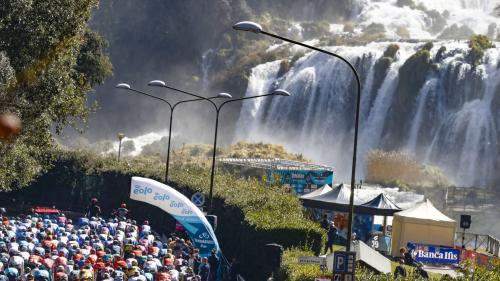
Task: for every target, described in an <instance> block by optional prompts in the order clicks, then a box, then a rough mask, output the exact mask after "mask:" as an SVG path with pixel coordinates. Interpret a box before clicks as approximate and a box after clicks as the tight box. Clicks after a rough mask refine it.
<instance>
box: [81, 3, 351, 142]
mask: <svg viewBox="0 0 500 281" xmlns="http://www.w3.org/2000/svg"><path fill="white" fill-rule="evenodd" d="M352 5H353V4H352V3H351V0H334V1H306V0H301V1H293V3H290V1H285V0H279V1H271V0H269V1H268V0H266V1H260V0H259V1H254V0H214V1H196V0H172V1H162V0H151V1H132V0H128V1H123V0H120V1H118V0H102V1H101V3H100V7H99V9H96V10H95V11H94V15H93V20H92V25H93V28H94V29H96V30H98V31H99V32H100V33H101V34H103V35H104V36H105V37H106V38H107V39H108V41H109V42H110V46H109V49H108V51H109V54H110V56H111V59H112V62H113V65H114V70H115V71H114V77H113V78H111V79H109V80H108V81H107V83H106V84H105V85H104V86H103V87H100V88H98V89H96V91H97V95H96V100H97V101H98V102H99V104H100V108H101V110H100V111H98V112H97V113H96V114H95V115H94V117H93V119H92V120H91V123H90V130H89V132H88V134H87V136H89V137H90V138H91V139H100V138H113V137H114V135H115V134H116V132H117V130H122V131H124V132H125V133H126V134H127V135H131V136H134V135H139V134H142V133H146V132H150V131H160V130H162V129H164V127H165V121H164V120H165V118H168V113H167V112H166V111H167V110H166V109H165V108H161V107H160V106H157V105H155V104H154V102H151V101H149V100H147V99H143V98H141V97H134V96H130V95H127V94H124V93H122V92H120V91H117V90H116V89H114V85H116V84H117V83H119V82H122V81H126V82H128V83H130V84H132V85H135V86H136V87H137V88H143V89H144V88H146V87H145V85H146V83H147V82H148V81H150V80H153V79H162V80H165V81H166V82H169V83H170V84H171V85H173V86H176V87H178V88H183V89H187V90H191V91H198V92H202V91H203V94H204V95H205V96H209V95H214V94H216V93H217V92H218V91H231V94H233V96H242V95H243V94H244V92H245V89H246V80H243V81H242V80H238V79H234V80H231V79H227V78H225V79H223V80H224V81H222V82H221V83H219V84H217V83H215V84H217V85H216V86H214V87H213V88H212V89H210V88H208V87H206V84H205V85H204V82H205V83H206V82H207V78H208V77H207V75H210V76H216V73H221V75H222V72H223V71H224V70H225V69H229V68H231V67H232V66H233V65H232V62H238V60H239V58H240V57H242V56H244V55H242V54H243V53H242V52H241V51H240V52H239V51H238V50H239V49H240V48H243V49H244V46H245V45H246V44H251V43H253V42H256V41H258V40H256V39H259V38H251V40H248V41H247V40H246V38H247V37H246V36H244V35H241V34H238V33H236V32H235V31H233V30H232V29H231V26H232V24H234V23H235V22H237V21H241V20H248V19H253V20H257V19H267V21H268V22H269V23H271V22H275V23H277V24H276V25H275V27H272V29H275V30H283V29H285V30H286V29H287V28H289V27H291V26H292V24H291V23H292V22H294V21H299V20H306V21H312V20H316V19H320V20H329V21H333V20H335V19H337V20H338V19H341V18H347V17H348V16H349V13H350V11H351V10H352ZM283 18H286V19H287V20H286V21H285V20H282V19H283ZM292 33H293V32H292ZM246 48H247V49H252V48H253V47H251V46H247V47H246ZM245 50H246V49H245ZM265 59H266V58H265V57H263V58H262V59H261V60H265ZM248 64H249V65H251V67H253V66H255V65H256V64H258V61H255V62H254V63H250V62H248ZM251 67H250V68H251ZM250 68H249V69H250ZM249 69H248V70H246V71H247V72H248V71H249ZM219 76H220V75H219ZM146 89H147V88H146ZM238 90H239V91H238ZM157 94H160V95H166V93H163V92H157ZM177 97H178V96H177ZM177 97H172V98H171V99H173V100H175V99H176V98H177ZM131 111H133V112H134V113H133V114H130V112H131ZM181 111H183V112H182V113H181ZM192 111H198V112H199V114H200V116H201V117H200V118H194V117H193V114H188V113H186V112H192ZM205 112H207V113H206V114H205ZM179 113H180V114H181V116H182V115H184V116H183V117H180V119H184V120H190V121H191V122H189V123H190V124H189V126H186V125H185V124H184V127H190V130H189V132H183V134H186V133H188V134H189V135H190V137H193V136H194V135H196V136H198V137H200V138H199V139H198V140H197V141H207V142H208V141H209V139H210V138H211V136H210V135H211V133H212V130H213V129H212V128H211V127H210V129H208V128H206V127H207V125H208V124H207V122H204V121H203V120H205V119H207V118H209V117H210V116H211V115H210V114H211V113H210V109H209V108H205V107H204V106H201V105H200V106H186V107H185V109H183V110H180V111H179ZM237 115H238V109H236V110H233V111H230V112H228V115H227V118H228V119H235V118H236V117H235V116H237ZM102 121H105V122H102ZM93 124H96V125H98V126H99V129H98V130H94V129H92V128H93ZM177 125H180V124H179V123H178V124H177ZM227 133H228V134H229V131H227ZM186 141H187V140H186Z"/></svg>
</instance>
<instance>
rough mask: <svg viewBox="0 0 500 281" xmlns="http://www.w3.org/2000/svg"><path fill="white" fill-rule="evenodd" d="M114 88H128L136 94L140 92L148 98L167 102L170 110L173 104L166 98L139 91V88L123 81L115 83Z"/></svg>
mask: <svg viewBox="0 0 500 281" xmlns="http://www.w3.org/2000/svg"><path fill="white" fill-rule="evenodd" d="M116 88H118V89H124V90H129V91H132V92H135V93H137V94H141V95H144V96H148V97H150V98H153V99H157V100H160V101H162V102H164V103H166V104H168V106H169V107H170V110H173V106H172V104H170V103H169V102H168V101H167V100H166V99H162V98H160V97H157V96H154V95H151V94H148V93H145V92H143V91H140V90H137V89H134V88H132V87H130V85H129V84H125V83H120V84H118V85H116Z"/></svg>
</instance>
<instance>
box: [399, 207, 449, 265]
mask: <svg viewBox="0 0 500 281" xmlns="http://www.w3.org/2000/svg"><path fill="white" fill-rule="evenodd" d="M455 225H456V221H455V220H453V219H450V218H449V217H447V216H446V215H445V214H443V213H441V212H440V211H439V210H438V209H436V207H434V205H433V204H432V203H431V201H429V200H426V201H424V202H422V203H420V204H417V205H416V206H415V207H413V208H410V209H408V210H405V211H401V212H398V213H395V214H394V218H393V221H392V243H391V255H392V256H398V255H399V249H400V248H401V247H406V245H407V243H408V242H412V243H420V244H429V245H438V246H447V247H453V246H454V242H455V239H454V238H455Z"/></svg>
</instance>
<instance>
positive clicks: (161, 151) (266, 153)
mask: <svg viewBox="0 0 500 281" xmlns="http://www.w3.org/2000/svg"><path fill="white" fill-rule="evenodd" d="M166 146H167V138H162V139H161V140H160V141H157V142H154V143H152V144H149V145H146V146H144V147H143V150H142V153H141V155H142V156H145V157H160V158H161V160H162V161H165V159H166V155H165V154H166V153H165V147H166ZM212 153H213V150H212V145H209V144H185V145H182V147H180V148H178V149H175V150H174V151H172V154H171V157H172V159H173V161H175V162H179V163H198V164H200V163H202V162H208V161H209V160H210V158H211V157H212ZM217 157H235V158H280V159H287V160H296V161H306V162H307V161H309V160H307V159H305V158H304V157H303V156H302V155H301V154H293V153H289V152H288V151H286V149H285V148H284V147H283V146H282V145H277V144H267V143H262V142H259V143H250V142H244V141H240V142H237V143H236V144H233V145H230V146H228V147H222V148H221V147H219V148H217Z"/></svg>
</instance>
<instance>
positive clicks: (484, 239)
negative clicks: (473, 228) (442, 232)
mask: <svg viewBox="0 0 500 281" xmlns="http://www.w3.org/2000/svg"><path fill="white" fill-rule="evenodd" d="M462 239H463V245H462ZM455 245H457V246H465V248H466V249H473V250H474V251H484V252H487V253H489V254H492V255H494V256H496V257H498V256H499V254H500V241H499V240H498V239H497V238H495V237H493V236H491V235H485V234H476V233H465V234H464V233H462V232H458V231H457V232H456V233H455Z"/></svg>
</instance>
